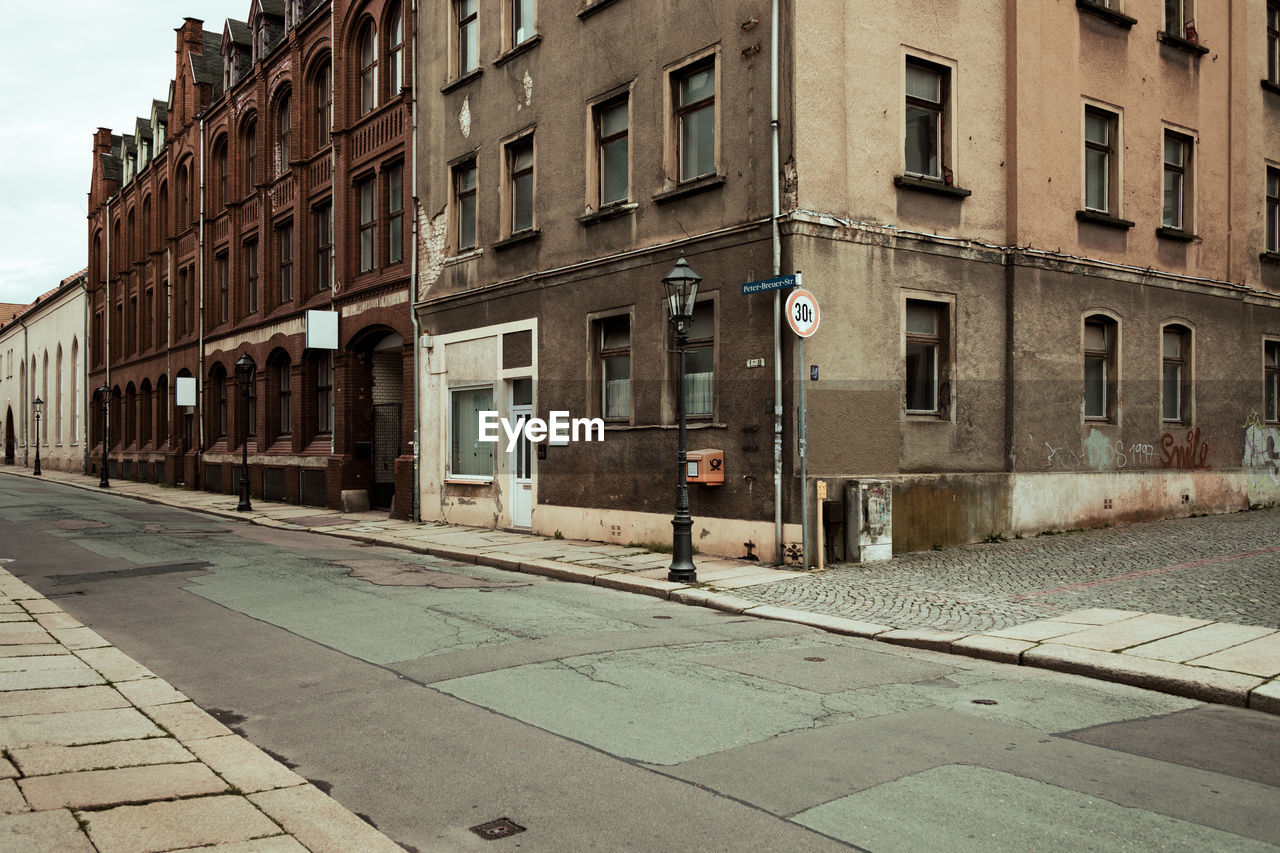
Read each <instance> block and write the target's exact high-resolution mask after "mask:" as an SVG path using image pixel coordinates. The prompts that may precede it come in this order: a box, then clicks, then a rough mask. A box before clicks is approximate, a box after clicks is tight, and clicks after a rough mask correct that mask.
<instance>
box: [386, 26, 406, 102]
mask: <svg viewBox="0 0 1280 853" xmlns="http://www.w3.org/2000/svg"><path fill="white" fill-rule="evenodd" d="M387 41H388V44H387V79H388V83H389V85H388V86H387V95H388V97H390V98H394V97H396V96H398V95H399V94H400V89H401V87H402V86H403V85H404V77H403V71H404V64H403V63H404V16H403V15H402V14H401V13H400V4H399V3H397V4H395V7H394V8H393V9H392V10H391V16H390V17H389V18H388V19H387Z"/></svg>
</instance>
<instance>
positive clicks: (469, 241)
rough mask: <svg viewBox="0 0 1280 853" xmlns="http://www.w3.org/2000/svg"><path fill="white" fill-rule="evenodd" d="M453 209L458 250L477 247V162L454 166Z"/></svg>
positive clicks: (471, 161)
mask: <svg viewBox="0 0 1280 853" xmlns="http://www.w3.org/2000/svg"><path fill="white" fill-rule="evenodd" d="M453 210H454V215H455V216H456V217H457V229H456V235H457V241H458V251H464V250H466V249H474V248H475V247H476V162H475V161H474V160H469V161H467V162H465V163H459V164H458V165H456V166H454V167H453Z"/></svg>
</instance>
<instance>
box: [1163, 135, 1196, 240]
mask: <svg viewBox="0 0 1280 853" xmlns="http://www.w3.org/2000/svg"><path fill="white" fill-rule="evenodd" d="M1171 139H1172V140H1174V141H1176V142H1178V143H1180V144H1181V146H1182V165H1181V167H1175V166H1173V165H1171V164H1170V163H1169V161H1168V156H1167V154H1166V151H1165V148H1166V145H1167V144H1168V142H1169V141H1170V140H1171ZM1197 142H1198V140H1197V138H1196V135H1195V132H1194V131H1190V130H1187V129H1186V128H1182V127H1175V126H1173V125H1165V126H1164V128H1163V130H1162V132H1161V134H1160V202H1161V211H1160V224H1161V227H1163V228H1166V229H1168V230H1170V231H1181V232H1183V233H1184V234H1194V233H1195V230H1196V216H1195V212H1196V147H1197V145H1196V143H1197ZM1171 172H1172V173H1174V174H1177V175H1178V176H1179V177H1180V179H1181V181H1180V183H1181V186H1180V188H1179V195H1180V197H1179V199H1178V210H1177V215H1178V220H1179V222H1178V224H1176V225H1174V224H1170V222H1169V221H1168V219H1167V217H1166V216H1165V211H1164V208H1165V194H1166V193H1167V188H1166V186H1165V181H1166V179H1167V176H1168V175H1169V174H1170V173H1171Z"/></svg>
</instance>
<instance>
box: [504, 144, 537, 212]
mask: <svg viewBox="0 0 1280 853" xmlns="http://www.w3.org/2000/svg"><path fill="white" fill-rule="evenodd" d="M507 175H508V176H509V184H508V192H509V193H510V205H511V233H512V234H519V233H520V232H522V231H529V230H531V229H532V228H533V137H532V136H525V137H524V138H522V139H517V140H516V141H515V142H512V143H509V144H508V145H507Z"/></svg>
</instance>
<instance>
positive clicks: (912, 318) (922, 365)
mask: <svg viewBox="0 0 1280 853" xmlns="http://www.w3.org/2000/svg"><path fill="white" fill-rule="evenodd" d="M905 329H906V372H907V389H906V402H907V413H908V414H914V415H943V414H945V413H946V410H947V402H948V400H947V399H946V397H947V396H948V389H947V383H946V377H947V374H948V368H949V365H950V353H949V347H948V346H947V343H948V341H947V338H948V332H949V327H948V315H947V305H946V304H945V303H941V302H928V301H925V300H922V299H908V300H907V306H906V324H905Z"/></svg>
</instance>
